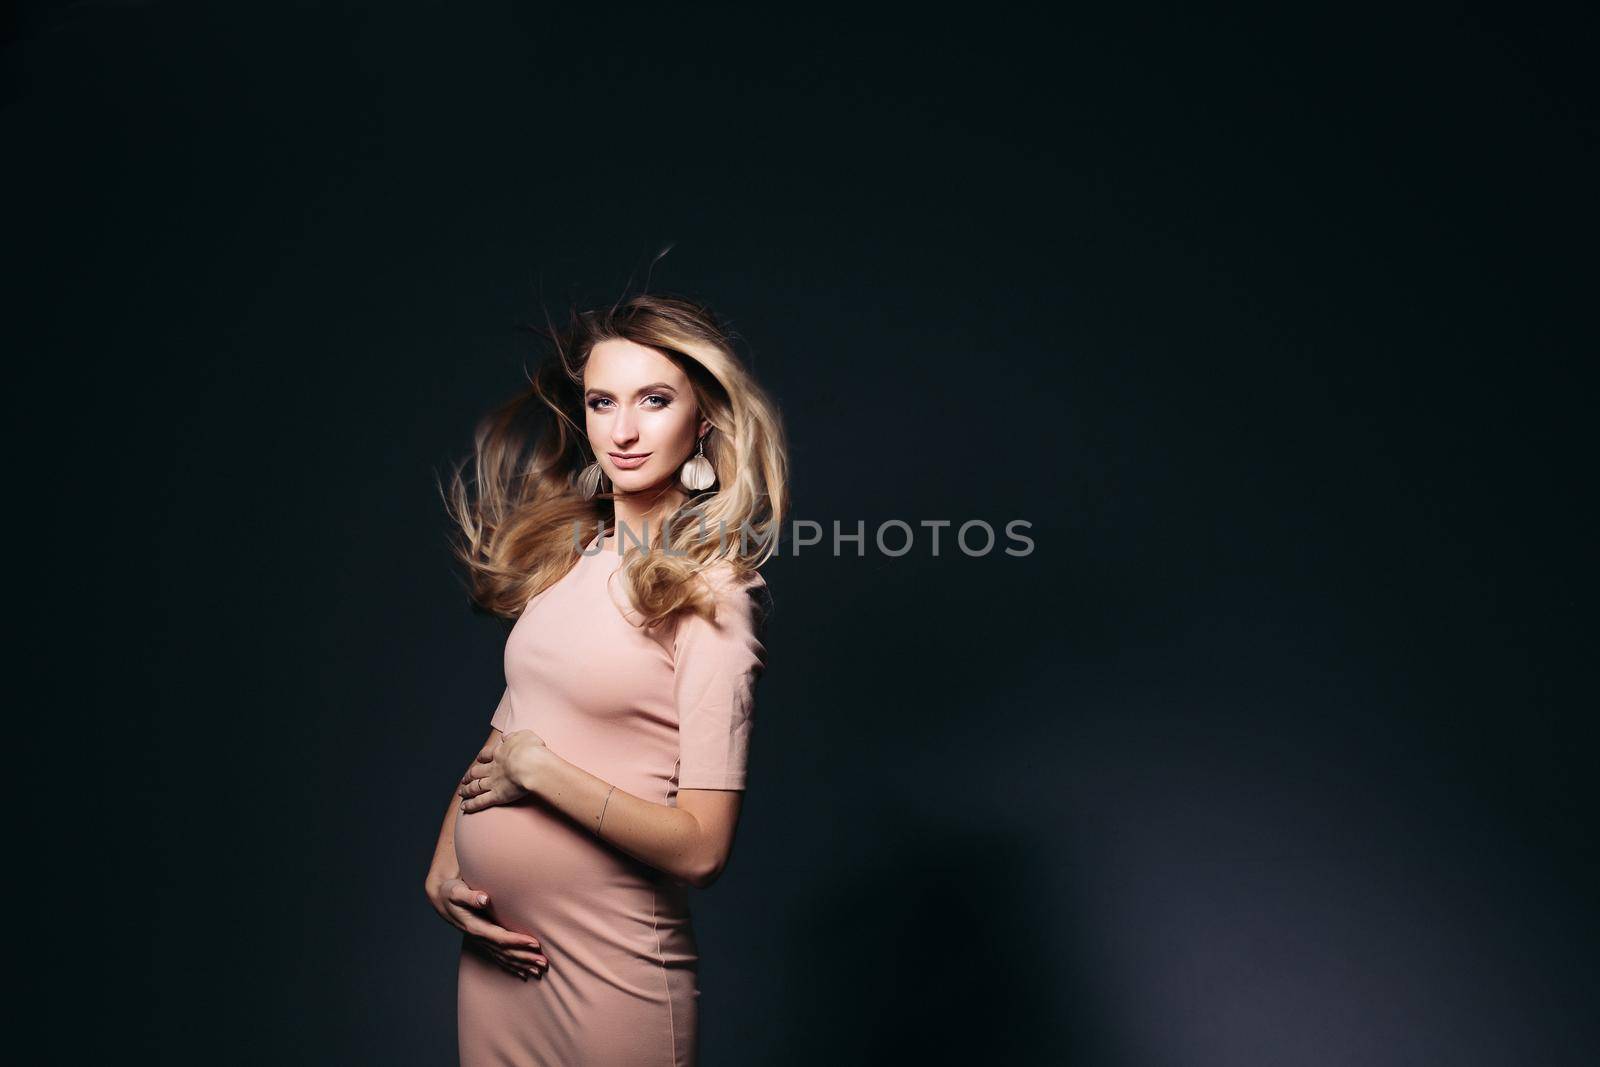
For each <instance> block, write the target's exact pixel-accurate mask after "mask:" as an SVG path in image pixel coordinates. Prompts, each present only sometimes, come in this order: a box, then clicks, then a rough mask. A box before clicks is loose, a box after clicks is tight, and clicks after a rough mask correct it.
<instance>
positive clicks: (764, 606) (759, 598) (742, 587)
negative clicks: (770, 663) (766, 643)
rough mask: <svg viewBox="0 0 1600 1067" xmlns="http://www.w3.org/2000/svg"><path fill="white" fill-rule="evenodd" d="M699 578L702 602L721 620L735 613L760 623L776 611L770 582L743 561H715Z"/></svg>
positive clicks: (703, 568)
mask: <svg viewBox="0 0 1600 1067" xmlns="http://www.w3.org/2000/svg"><path fill="white" fill-rule="evenodd" d="M696 578H697V579H698V580H699V581H700V583H701V592H702V597H701V602H702V603H703V604H705V605H706V606H707V607H710V608H711V609H712V610H713V611H715V612H716V614H717V616H718V617H719V618H720V617H721V616H722V613H723V612H732V613H733V614H735V615H738V616H742V617H745V618H747V619H751V620H752V621H755V622H759V621H761V620H763V619H764V618H765V617H766V615H767V614H768V613H769V612H770V611H771V609H772V591H771V590H770V589H769V588H768V586H767V580H766V578H765V577H764V576H763V575H762V574H761V572H760V571H759V570H757V569H756V568H755V567H753V566H751V565H750V564H748V563H745V562H744V561H742V560H734V559H731V558H729V557H723V558H721V559H717V560H713V561H712V562H711V563H709V564H707V565H706V566H704V567H702V568H701V569H700V570H699V571H698V572H697V574H696ZM690 613H691V614H696V613H695V612H693V611H691V612H690Z"/></svg>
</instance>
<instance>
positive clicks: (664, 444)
mask: <svg viewBox="0 0 1600 1067" xmlns="http://www.w3.org/2000/svg"><path fill="white" fill-rule="evenodd" d="M583 406H584V411H585V413H586V420H587V429H588V431H589V446H590V447H591V448H593V449H594V454H595V457H596V458H597V459H598V460H599V462H600V469H601V470H602V471H604V472H605V475H606V477H607V478H610V479H611V484H612V485H613V487H614V488H615V491H616V492H619V493H637V492H640V491H642V490H645V489H650V488H652V487H654V486H656V485H658V484H660V483H661V482H662V481H664V480H666V479H669V478H672V479H675V478H677V476H678V468H679V467H681V466H682V465H683V463H684V461H685V460H687V459H688V458H689V457H690V456H691V455H693V454H694V451H695V442H696V441H697V440H698V439H699V436H700V435H701V434H703V433H705V432H706V431H707V430H708V429H710V428H711V424H710V422H709V421H708V420H706V419H697V418H696V413H695V409H694V394H693V393H692V392H690V390H689V376H688V375H686V374H684V373H683V371H682V370H680V369H679V368H678V365H677V364H676V363H674V362H672V360H670V359H668V358H667V357H666V356H664V355H662V354H661V353H660V352H658V351H656V350H655V349H653V348H648V347H646V346H644V345H641V344H635V343H634V342H632V341H625V340H622V339H620V338H612V339H610V340H606V341H601V342H600V343H599V344H597V345H595V346H594V348H593V349H592V350H591V351H590V353H589V362H588V363H587V365H586V366H585V367H584V371H583ZM639 457H642V458H639Z"/></svg>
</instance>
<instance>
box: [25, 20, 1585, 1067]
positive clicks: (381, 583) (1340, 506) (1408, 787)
mask: <svg viewBox="0 0 1600 1067" xmlns="http://www.w3.org/2000/svg"><path fill="white" fill-rule="evenodd" d="M585 7H586V6H585V5H569V6H566V7H563V8H546V7H542V6H539V5H528V4H471V5H467V4H463V5H412V4H403V5H402V4H393V3H386V4H376V3H374V4H329V5H308V4H281V3H274V4H264V3H256V4H244V3H230V4H216V5H210V6H204V5H192V4H178V3H112V2H104V3H76V4H59V5H29V6H25V7H23V8H20V9H14V10H13V12H12V14H11V16H10V22H9V23H8V28H7V40H8V43H7V44H6V46H5V50H4V81H5V84H4V93H5V96H4V100H5V104H4V111H3V114H0V136H3V143H4V147H5V160H6V163H5V167H4V172H5V177H4V181H5V184H6V194H7V202H8V208H7V212H6V214H7V222H6V226H5V230H6V233H5V237H4V242H3V243H4V248H5V250H6V268H5V269H6V272H7V273H6V293H7V297H8V300H7V303H8V305H10V306H9V308H8V310H7V312H6V335H7V338H8V340H7V344H6V346H5V347H6V349H7V350H8V351H9V353H10V355H11V361H10V367H9V368H8V369H9V371H10V374H11V375H12V381H11V407H12V408H13V418H12V424H13V427H14V428H17V429H19V430H20V431H21V432H20V435H19V442H20V443H19V444H18V445H17V447H16V449H15V450H14V452H13V460H14V464H15V472H16V474H17V478H16V480H15V481H14V483H13V484H14V490H13V491H14V494H15V495H14V497H13V501H14V504H15V507H14V508H13V509H9V510H11V522H10V525H11V527H12V532H13V534H14V535H16V536H17V541H18V548H17V549H16V550H15V554H14V556H13V559H14V560H15V564H14V567H15V571H16V574H17V576H18V577H19V578H20V579H21V581H20V582H18V584H17V586H16V589H17V591H18V595H17V596H16V597H15V598H14V601H13V605H12V608H13V610H12V612H11V616H12V622H13V626H14V629H15V632H16V633H15V637H14V639H13V642H12V644H13V648H14V649H15V650H17V652H18V653H19V655H18V656H17V660H18V661H19V663H20V665H21V667H22V670H21V672H19V674H18V678H19V684H18V688H17V690H16V692H17V693H18V694H19V696H18V705H17V707H16V709H15V711H14V717H15V719H16V721H17V722H18V723H20V724H23V725H26V726H29V727H31V728H32V729H31V730H29V731H25V732H23V733H21V734H19V735H18V744H17V747H16V748H15V749H13V755H12V760H13V766H14V768H15V770H16V771H17V772H18V774H19V775H20V776H22V778H23V781H24V782H25V783H27V788H28V789H29V790H31V796H29V797H28V798H26V799H25V800H24V801H23V802H22V803H19V805H18V811H19V815H20V816H21V817H20V818H19V820H18V824H19V825H20V826H21V827H22V829H23V833H22V834H20V835H16V836H14V838H13V847H14V849H15V850H16V852H15V856H14V862H15V863H16V864H17V866H16V867H15V868H14V870H15V872H16V873H15V875H14V878H13V883H14V884H13V888H15V889H20V890H22V897H23V900H24V903H23V904H22V905H21V906H20V907H19V908H18V910H16V911H14V913H13V916H12V918H13V923H12V929H13V932H14V934H15V935H16V936H15V938H14V944H13V951H15V952H17V953H19V956H18V957H17V959H16V962H17V963H18V965H20V966H22V967H24V968H26V969H27V971H28V972H29V973H30V974H32V975H33V976H34V981H33V983H32V984H33V987H34V990H35V992H36V994H37V1000H38V1004H37V1007H36V1008H34V1009H31V1010H30V1013H29V1014H30V1017H31V1018H32V1019H34V1020H36V1021H39V1022H41V1023H45V1024H48V1025H49V1026H50V1027H51V1031H50V1032H51V1035H52V1037H51V1040H52V1041H53V1042H54V1043H55V1045H54V1047H55V1048H56V1049H57V1052H58V1053H59V1058H60V1060H61V1061H62V1062H72V1061H92V1060H94V1059H96V1058H102V1059H103V1058H104V1057H107V1056H114V1057H116V1058H117V1059H118V1060H120V1061H127V1060H132V1059H139V1058H148V1059H158V1058H159V1059H160V1060H162V1061H164V1062H173V1063H179V1062H206V1063H216V1062H259V1063H288V1062H305V1063H330V1064H333V1063H356V1062H360V1063H385V1064H388V1063H417V1064H436V1063H446V1062H451V1061H452V1058H453V1056H454V1049H455V1045H454V1041H455V1033H454V1026H455V1014H454V1013H455V1002H454V995H455V993H454V990H455V986H454V981H455V960H456V952H457V947H458V938H457V937H456V936H455V935H454V934H453V933H452V931H451V930H450V929H449V928H448V927H446V926H445V925H444V924H443V923H441V922H440V921H439V919H438V918H437V917H436V916H435V915H434V914H433V913H432V911H431V910H430V909H429V908H428V905H427V904H426V902H425V901H424V899H423V895H422V878H423V874H424V871H425V868H426V866H427V862H428V858H429V855H430V853H431V849H432V846H433V841H434V836H435V834H436V831H437V828H438V823H439V820H440V818H441V816H442V814H443V809H444V806H445V802H446V800H447V798H448V796H449V791H450V790H451V788H452V783H453V781H454V780H455V779H456V777H458V776H459V774H460V772H461V769H462V767H463V766H464V764H465V763H466V761H467V760H468V759H469V758H470V756H471V755H472V753H473V752H474V750H475V748H476V746H477V745H478V743H479V742H480V741H481V739H482V738H483V736H484V735H485V733H486V731H487V728H488V720H489V716H490V714H491V712H492V710H493V707H494V703H495V701H496V699H497V698H498V695H499V692H500V689H501V686H502V678H501V674H500V670H501V668H500V662H499V660H500V654H501V645H502V642H503V639H504V629H503V628H502V627H501V626H500V625H499V624H497V623H496V622H495V621H494V620H492V619H488V618H484V617H481V616H477V615H474V614H472V613H471V612H470V611H469V610H468V606H467V603H466V600H465V597H464V595H463V592H462V590H461V587H460V585H459V582H458V577H457V574H456V571H455V570H454V568H453V566H452V563H451V560H450V558H449V556H448V553H447V550H446V546H445V535H446V527H445V523H444V517H443V514H442V510H441V508H440V505H439V502H438V500H437V497H436V496H435V491H434V485H433V477H434V474H435V472H437V471H441V470H443V469H444V467H445V465H446V464H447V463H449V462H450V460H452V459H453V458H456V457H457V456H459V455H461V454H463V452H464V450H465V449H466V447H467V446H468V443H469V441H470V433H471V429H472V424H473V421H474V419H475V418H476V417H477V416H478V415H480V414H481V413H483V412H484V411H486V410H487V409H488V408H489V407H490V406H491V405H493V404H494V403H496V402H498V401H500V400H502V399H504V398H506V397H507V396H509V395H510V394H511V393H512V392H513V391H515V390H516V389H517V388H518V386H519V383H520V382H521V379H522V374H523V370H524V365H525V364H526V363H527V362H528V361H529V360H531V359H533V358H535V357H536V355H537V350H536V349H534V348H533V347H532V346H531V345H530V343H529V340H528V338H527V335H526V334H525V333H524V332H523V331H521V330H520V329H519V326H520V325H521V324H524V323H527V322H530V321H536V320H539V319H541V318H542V317H543V314H544V311H545V310H546V309H548V310H549V311H551V313H553V314H558V315H559V314H561V313H562V312H563V311H564V310H565V308H566V306H567V302H568V301H569V300H573V301H577V302H578V303H579V304H587V303H594V302H599V301H602V300H611V299H613V298H614V297H615V296H616V295H618V294H619V293H621V292H622V291H623V290H624V288H625V287H626V286H627V285H628V284H629V283H630V280H631V282H632V284H633V285H634V287H635V288H637V287H639V286H640V285H641V284H643V283H644V282H645V280H646V278H647V276H648V281H649V285H650V287H651V288H652V289H655V290H661V291H677V292H684V293H688V294H691V295H695V296H699V297H703V298H705V299H707V300H709V301H710V302H711V303H712V304H713V305H714V306H715V307H717V308H718V309H720V310H721V311H722V312H724V313H725V314H726V315H728V316H729V317H730V318H731V319H732V320H733V321H734V323H735V326H736V327H737V328H738V330H739V332H740V334H741V336H742V338H743V341H742V342H741V345H742V351H744V352H745V354H746V355H747V357H748V358H749V359H750V361H751V362H752V363H753V365H754V368H755V371H756V373H757V375H758V376H759V377H760V379H761V380H762V381H763V382H764V383H765V384H766V385H767V386H768V387H769V388H770V389H771V390H772V392H773V393H774V395H775V396H776V398H777V399H778V401H779V403H780V404H781V406H782V408H783V410H784V413H785V417H786V420H787V425H788V427H789V431H790V434H791V436H792V447H793V453H792V455H793V463H794V491H795V503H796V517H798V518H803V519H811V520H815V521H818V522H821V523H823V525H824V526H825V527H828V528H831V524H832V522H833V521H835V520H838V521H839V522H840V523H841V524H843V525H844V526H845V528H846V530H847V532H848V531H851V530H853V529H854V527H855V523H856V522H857V521H858V520H861V521H864V522H865V523H866V524H867V529H868V531H869V533H870V531H871V530H872V529H873V528H874V527H875V526H876V525H877V523H879V522H881V521H884V520H887V519H892V518H899V519H904V520H908V521H911V522H913V523H916V522H919V521H920V520H924V519H929V520H932V519H949V520H952V521H953V522H954V523H956V524H959V523H960V522H963V521H966V520H968V519H973V518H981V519H985V520H987V521H989V522H991V523H992V524H994V525H995V526H996V527H997V528H999V527H1000V526H1002V525H1003V524H1004V523H1005V522H1006V521H1008V520H1010V519H1014V518H1020V519H1025V520H1028V521H1029V522H1031V523H1032V524H1033V526H1032V529H1031V531H1030V533H1031V535H1032V536H1033V538H1034V539H1035V542H1036V546H1037V547H1036V550H1035V552H1034V553H1033V554H1032V555H1031V556H1028V557H1026V558H1021V559H1018V558H1012V557H1008V556H1005V555H1003V554H1000V553H996V554H993V555H990V556H986V557H981V558H969V557H967V556H965V555H962V554H961V553H960V552H955V551H951V550H950V547H949V541H948V532H947V537H946V542H945V546H944V549H943V551H941V554H940V555H939V556H937V557H935V556H933V555H932V554H931V551H930V546H929V545H928V543H927V541H926V539H920V540H919V542H918V545H917V548H916V549H915V550H914V551H913V552H912V553H911V554H910V555H907V556H905V557H903V558H899V559H890V558H888V557H886V556H884V555H882V554H880V553H878V552H877V550H876V549H875V548H874V547H872V546H871V543H870V537H869V543H868V548H867V554H866V555H865V556H864V557H856V556H853V555H846V556H844V557H842V558H835V557H833V556H831V555H830V554H829V553H827V552H825V551H819V550H816V549H812V550H810V551H807V552H803V553H802V554H801V555H799V556H786V557H784V558H780V559H778V560H775V561H773V562H772V564H771V565H770V567H769V568H768V570H767V576H768V581H769V583H770V584H771V586H772V588H773V591H774V595H775V598H776V602H777V611H776V615H775V616H774V619H773V621H772V626H771V630H770V633H769V649H770V653H771V662H770V668H769V672H768V674H767V676H766V679H765V680H764V681H763V683H762V689H761V704H760V717H759V727H758V733H757V741H756V750H755V752H754V757H753V759H754V762H753V768H752V776H753V777H752V782H753V785H752V790H751V792H750V794H749V797H748V803H747V806H746V814H745V818H744V822H743V823H742V825H741V831H740V837H739V843H738V848H737V850H736V853H735V859H734V862H733V864H732V865H731V867H730V869H729V871H728V873H727V874H726V875H725V876H724V877H723V878H722V880H721V881H720V882H719V883H718V884H717V885H716V886H715V887H714V888H713V889H711V890H710V891H708V892H705V893H702V894H699V895H698V896H697V897H696V925H697V929H698V931H699V934H700V938H701V947H702V950H703V952H704V957H705V958H704V963H703V965H702V972H701V976H702V983H703V989H704V996H703V999H702V1002H701V1004H702V1011H703V1015H702V1027H703V1029H702V1033H703V1051H704V1060H705V1062H706V1063H708V1064H747V1063H773V1064H777V1063H795V1064H802V1063H806V1064H809V1063H819V1062H828V1063H831V1062H843V1063H869V1062H881V1061H882V1060H883V1059H885V1058H886V1057H888V1056H890V1055H891V1054H895V1053H909V1054H911V1055H913V1056H915V1057H916V1058H917V1059H918V1060H921V1061H923V1062H950V1063H957V1062H962V1063H964V1062H979V1061H984V1062H1005V1063H1069V1064H1089V1065H1101V1064H1104V1065H1123V1064H1128V1065H1146V1064H1148V1065H1168V1064H1171V1065H1212V1064H1216V1065H1237V1064H1294V1065H1320V1064H1355V1063H1359V1064H1364V1065H1365V1064H1415V1063H1450V1064H1459V1065H1467V1064H1512V1063H1515V1064H1532V1063H1538V1064H1568V1063H1570V1064H1576V1063H1580V1062H1588V1061H1589V1058H1590V1056H1591V1055H1592V1053H1593V1049H1594V1046H1595V1041H1596V1038H1597V1037H1600V1034H1597V1026H1596V1022H1595V1014H1594V1012H1593V1008H1594V997H1595V990H1596V982H1595V979H1596V968H1595V965H1594V956H1595V951H1596V948H1597V942H1600V938H1597V936H1596V935H1597V929H1596V920H1595V912H1594V910H1593V908H1592V903H1593V900H1594V898H1595V893H1596V890H1597V889H1600V885H1597V882H1600V879H1597V877H1596V867H1595V863H1594V859H1595V856H1594V843H1593V829H1594V822H1593V820H1592V817H1591V810H1590V808H1591V804H1592V803H1593V801H1594V800H1595V784H1594V780H1593V776H1592V773H1591V768H1592V766H1593V762H1594V751H1593V747H1592V743H1593V740H1594V738H1593V732H1592V730H1591V727H1590V719H1591V715H1592V707H1593V695H1592V679H1591V664H1592V658H1591V655H1592V652H1591V650H1592V647H1593V646H1592V629H1591V627H1590V625H1589V624H1590V617H1591V610H1592V609H1591V604H1592V601H1591V599H1590V597H1589V587H1588V574H1587V564H1588V554H1589V551H1590V546H1591V545H1592V543H1593V542H1592V540H1591V539H1590V537H1589V533H1588V528H1587V527H1585V526H1584V525H1583V524H1582V520H1583V516H1582V507H1581V506H1582V504H1584V503H1586V499H1585V498H1586V497H1587V496H1588V495H1589V494H1590V491H1591V489H1592V474H1591V470H1592V468H1591V467H1590V466H1589V461H1588V459H1587V458H1586V457H1585V455H1584V450H1583V442H1584V441H1585V440H1587V438H1588V436H1589V434H1588V433H1587V432H1586V431H1587V426H1586V425H1585V424H1586V423H1587V422H1588V419H1589V411H1588V408H1589V406H1590V397H1591V395H1592V394H1590V393H1588V392H1585V391H1583V390H1581V389H1580V388H1579V384H1578V377H1579V371H1580V368H1581V367H1582V366H1583V365H1585V364H1587V363H1588V362H1589V361H1590V360H1592V358H1593V354H1594V351H1595V340H1596V331H1595V329H1594V323H1593V294H1594V292H1595V282H1596V277H1595V270H1594V265H1595V243H1594V241H1595V236H1596V228H1595V226H1594V223H1595V221H1596V220H1595V212H1594V208H1593V199H1592V197H1593V190H1594V188H1595V187H1596V185H1595V183H1596V179H1597V177H1600V173H1597V171H1600V167H1597V166H1596V163H1597V160H1596V126H1595V114H1596V112H1595V95H1594V93H1593V87H1592V85H1590V84H1588V83H1587V82H1586V81H1585V80H1584V76H1585V75H1586V74H1587V73H1588V70H1589V69H1590V68H1591V66H1592V50H1593V46H1594V42H1595V29H1596V25H1595V22H1594V20H1593V18H1592V17H1585V16H1579V15H1577V14H1573V13H1568V12H1554V11H1545V12H1533V11H1528V10H1524V11H1523V12H1522V13H1521V14H1520V15H1518V16H1517V17H1516V18H1515V20H1514V21H1513V20H1510V19H1509V17H1508V16H1507V15H1506V14H1505V13H1504V12H1497V11H1495V10H1494V9H1492V8H1490V7H1481V8H1464V7H1434V6H1424V7H1413V8H1410V9H1409V10H1408V11H1406V12H1404V13H1397V12H1394V11H1390V12H1387V13H1383V14H1373V13H1367V14H1359V15H1358V14H1355V13H1353V12H1350V11H1347V10H1337V11H1326V12H1322V13H1308V12H1307V11H1304V10H1302V11H1299V12H1298V13H1296V14H1294V15H1286V14H1283V13H1267V12H1261V13H1250V14H1246V13H1242V12H1241V11H1239V10H1238V9H1234V10H1231V11H1227V12H1224V11H1222V10H1212V11H1206V12H1196V11H1193V10H1186V9H1184V8H1182V7H1175V8H1173V9H1169V10H1156V9H1149V8H1146V9H1141V10H1139V11H1138V12H1136V13H1129V14H1126V15H1122V16H1112V15H1110V14H1108V13H1106V12H1104V11H1100V10H1092V11H1088V12H1085V13H1078V14H1073V15H1071V16H1070V17H1061V18H1060V19H1059V21H1049V22H1047V21H1044V16H1043V15H1040V14H1037V13H1035V14H1030V15H1027V16H1024V15H1022V14H1020V13H1018V12H1008V11H1004V10H1001V9H991V10H976V11H963V10H959V9H951V10H949V11H944V12H936V11H935V10H933V9H929V8H921V9H915V10H911V11H908V12H907V13H906V14H904V15H902V16H901V17H898V18H895V19H893V20H888V19H885V20H883V21H869V20H868V19H867V16H866V13H865V10H866V9H863V8H859V7H855V8H846V9H843V10H823V9H817V8H802V9H787V10H784V11H777V10H770V9H759V8H743V9H730V10H729V11H727V12H725V13H722V14H718V15H711V14H704V13H700V12H696V11H692V10H689V9H685V8H680V7H678V6H676V5H659V6H657V7H656V8H655V9H654V10H653V11H650V12H642V11H628V10H623V9H613V8H610V7H603V8H587V12H586V15H582V16H580V15H577V14H575V13H574V11H575V10H576V9H579V8H585ZM668 246H670V247H671V251H670V252H669V253H668V254H667V255H666V256H665V257H664V258H661V259H660V260H659V261H658V262H654V265H653V268H652V261H653V259H654V258H655V255H656V253H657V252H659V251H660V250H661V249H663V248H666V247H668ZM1586 707H1587V708H1590V709H1591V710H1590V711H1587V712H1586V711H1584V710H1583V709H1584V708H1586ZM35 734H36V735H37V736H35ZM24 804H25V805H26V807H24V806H23V805H24Z"/></svg>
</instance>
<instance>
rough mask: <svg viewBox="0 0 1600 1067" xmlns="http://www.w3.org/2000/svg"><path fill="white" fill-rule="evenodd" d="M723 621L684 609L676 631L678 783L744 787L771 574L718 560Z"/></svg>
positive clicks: (715, 579) (716, 584)
mask: <svg viewBox="0 0 1600 1067" xmlns="http://www.w3.org/2000/svg"><path fill="white" fill-rule="evenodd" d="M706 577H707V579H708V581H709V584H710V585H711V588H712V589H713V590H714V591H715V594H716V616H717V617H716V620H715V621H712V620H711V619H708V618H706V617H705V616H704V615H701V614H698V613H695V612H685V613H684V615H683V616H682V617H681V618H680V621H679V623H678V627H677V631H676V633H675V634H674V636H673V677H674V681H673V699H674V702H675V703H676V705H677V710H678V787H679V788H680V789H743V788H744V787H745V774H746V765H747V764H748V762H749V758H750V737H751V731H752V728H753V727H754V724H755V690H756V683H757V681H759V679H760V677H761V675H762V672H763V671H764V670H765V669H766V656H767V652H766V648H765V646H764V645H763V644H762V633H763V630H764V626H763V623H764V620H765V616H766V612H765V610H764V609H765V605H766V596H767V590H766V585H767V583H766V581H765V580H764V579H763V578H762V577H761V575H759V574H754V573H752V574H749V575H741V576H738V577H737V578H736V577H734V575H733V570H732V567H731V566H728V565H726V564H720V565H714V566H713V567H712V568H711V569H710V571H708V572H707V574H706Z"/></svg>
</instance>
